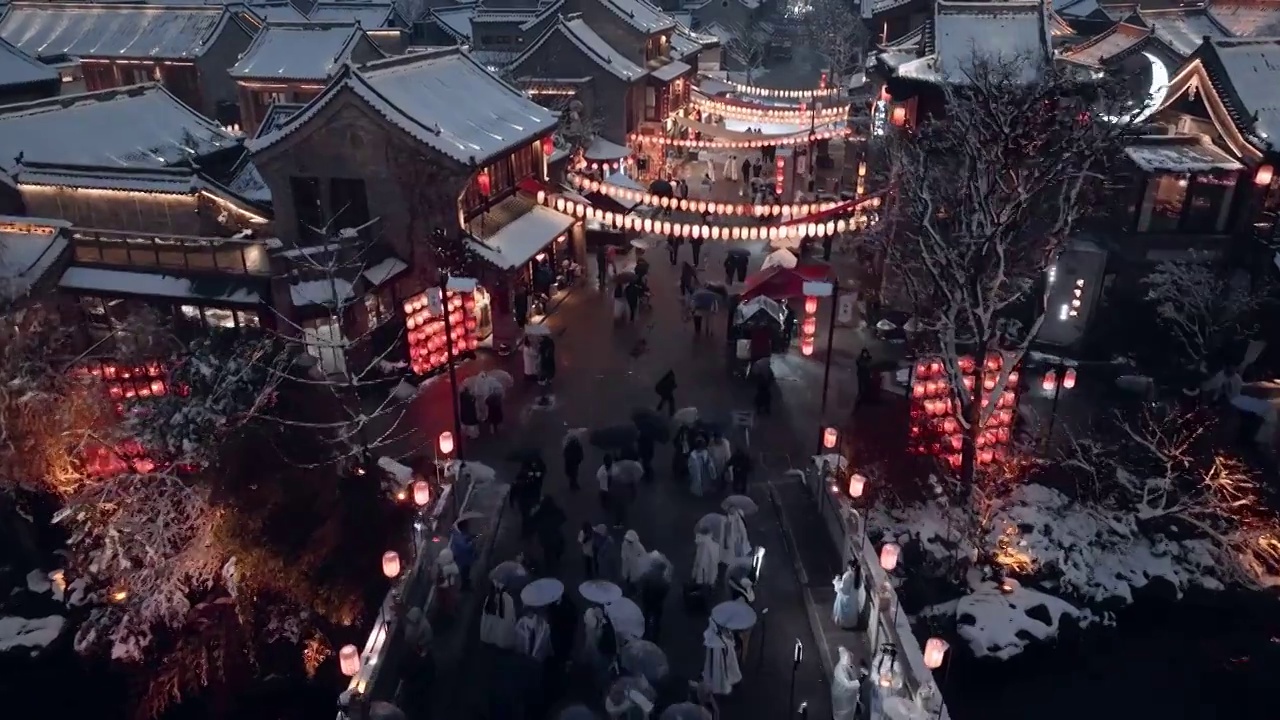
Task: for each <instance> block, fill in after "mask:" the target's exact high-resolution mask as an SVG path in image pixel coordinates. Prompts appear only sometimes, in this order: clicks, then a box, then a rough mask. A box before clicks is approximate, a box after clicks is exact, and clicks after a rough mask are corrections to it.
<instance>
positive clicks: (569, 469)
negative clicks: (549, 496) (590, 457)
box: [563, 435, 586, 490]
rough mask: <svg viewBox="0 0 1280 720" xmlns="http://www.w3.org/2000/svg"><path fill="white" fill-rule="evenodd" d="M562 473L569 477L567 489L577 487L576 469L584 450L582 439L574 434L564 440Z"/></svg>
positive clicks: (584, 452) (575, 488) (579, 466)
mask: <svg viewBox="0 0 1280 720" xmlns="http://www.w3.org/2000/svg"><path fill="white" fill-rule="evenodd" d="M563 453H564V474H565V477H567V478H569V489H570V490H577V489H578V487H579V486H578V470H579V469H580V468H581V467H582V459H583V458H584V457H585V456H586V451H585V450H584V449H583V447H582V441H581V440H579V439H578V437H577V436H576V435H570V436H568V437H567V438H565V441H564V451H563Z"/></svg>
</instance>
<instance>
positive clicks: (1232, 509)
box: [1067, 406, 1280, 586]
mask: <svg viewBox="0 0 1280 720" xmlns="http://www.w3.org/2000/svg"><path fill="white" fill-rule="evenodd" d="M1216 427H1217V422H1216V419H1215V418H1212V417H1210V416H1208V415H1207V414H1206V413H1205V412H1195V411H1188V410H1183V409H1179V408H1175V407H1171V406H1157V407H1154V408H1148V409H1146V410H1145V411H1143V412H1142V413H1141V414H1140V415H1138V416H1136V417H1125V416H1121V415H1115V416H1113V417H1111V418H1109V420H1108V421H1107V422H1106V423H1104V424H1103V426H1102V427H1101V428H1099V432H1097V433H1095V435H1094V437H1093V438H1091V439H1083V440H1076V441H1075V442H1074V447H1073V452H1072V454H1071V456H1070V457H1069V459H1068V463H1067V465H1068V467H1069V468H1070V469H1072V470H1073V471H1075V473H1076V474H1077V476H1078V477H1079V478H1080V480H1081V482H1082V485H1081V493H1082V496H1083V497H1084V498H1085V499H1087V500H1088V501H1089V502H1092V503H1096V504H1097V505H1099V506H1100V507H1102V508H1105V509H1107V510H1114V511H1119V512H1120V513H1122V514H1123V515H1124V516H1125V517H1129V518H1132V522H1133V524H1134V527H1135V528H1137V530H1138V531H1140V532H1142V533H1144V534H1146V535H1147V536H1149V537H1152V538H1156V537H1161V538H1170V539H1173V540H1183V539H1187V538H1194V539H1199V540H1204V541H1207V542H1209V543H1210V544H1211V545H1212V546H1213V547H1214V548H1215V550H1216V551H1217V553H1218V555H1219V558H1218V560H1219V564H1220V568H1221V570H1222V573H1223V575H1224V576H1225V577H1226V579H1229V580H1234V581H1235V582H1238V583H1241V584H1245V585H1250V586H1274V585H1280V519H1278V518H1277V516H1276V513H1275V512H1274V511H1273V510H1272V509H1270V508H1269V507H1267V501H1266V499H1265V494H1264V491H1263V487H1262V485H1261V480H1260V478H1259V477H1258V476H1257V474H1256V473H1255V472H1254V471H1253V470H1252V469H1250V468H1249V467H1248V466H1247V465H1246V464H1245V463H1244V462H1242V461H1241V460H1239V459H1238V458H1235V457H1232V456H1231V455H1229V454H1228V453H1226V452H1225V451H1224V450H1223V449H1222V448H1221V447H1220V445H1219V443H1217V442H1215V438H1214V437H1213V429H1214V428H1216Z"/></svg>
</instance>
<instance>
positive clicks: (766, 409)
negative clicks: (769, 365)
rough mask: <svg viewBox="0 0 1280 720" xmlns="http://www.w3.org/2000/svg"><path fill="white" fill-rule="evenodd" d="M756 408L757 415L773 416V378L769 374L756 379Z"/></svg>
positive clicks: (762, 374) (763, 374)
mask: <svg viewBox="0 0 1280 720" xmlns="http://www.w3.org/2000/svg"><path fill="white" fill-rule="evenodd" d="M755 406H756V414H757V415H772V414H773V377H772V376H770V375H769V374H767V373H761V374H760V375H759V376H758V377H757V378H756V395H755Z"/></svg>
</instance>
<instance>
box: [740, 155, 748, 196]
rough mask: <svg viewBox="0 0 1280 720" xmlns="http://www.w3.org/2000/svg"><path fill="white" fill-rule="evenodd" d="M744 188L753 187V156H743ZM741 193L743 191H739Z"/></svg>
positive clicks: (744, 189)
mask: <svg viewBox="0 0 1280 720" xmlns="http://www.w3.org/2000/svg"><path fill="white" fill-rule="evenodd" d="M740 169H741V170H742V190H743V191H744V192H745V191H747V190H749V189H751V158H745V157H744V158H742V167H741V168H740ZM739 194H741V193H739Z"/></svg>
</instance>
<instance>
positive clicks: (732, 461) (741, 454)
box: [729, 448, 751, 495]
mask: <svg viewBox="0 0 1280 720" xmlns="http://www.w3.org/2000/svg"><path fill="white" fill-rule="evenodd" d="M729 469H730V470H731V471H732V475H733V493H734V494H735V495H746V494H747V481H748V480H750V479H751V456H750V455H748V454H747V453H746V451H745V450H743V449H742V448H735V449H734V451H733V454H732V455H730V456H729Z"/></svg>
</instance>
